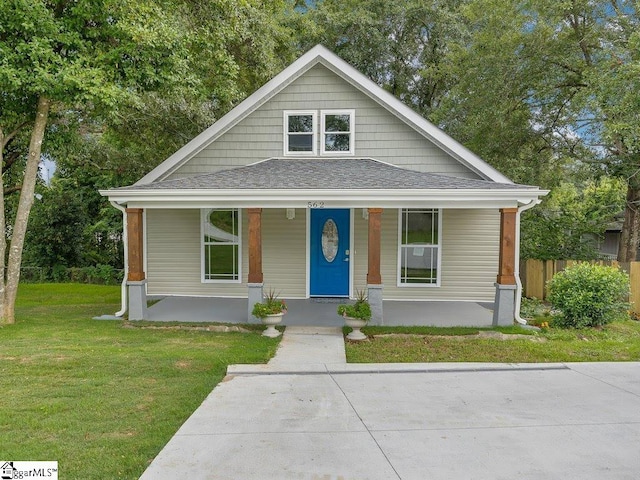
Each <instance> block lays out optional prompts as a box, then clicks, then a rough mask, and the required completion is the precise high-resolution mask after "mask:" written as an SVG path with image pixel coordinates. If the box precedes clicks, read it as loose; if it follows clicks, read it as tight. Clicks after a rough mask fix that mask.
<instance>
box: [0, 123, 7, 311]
mask: <svg viewBox="0 0 640 480" xmlns="http://www.w3.org/2000/svg"><path fill="white" fill-rule="evenodd" d="M5 145H6V143H5V136H4V132H3V131H2V128H0V180H1V181H0V259H2V262H0V323H1V322H2V321H3V320H4V310H5V309H4V300H5V298H4V297H5V288H4V287H5V284H4V272H5V269H4V259H5V256H6V253H7V234H6V231H7V229H6V228H5V222H6V220H5V217H4V175H3V172H2V170H3V169H4V147H5Z"/></svg>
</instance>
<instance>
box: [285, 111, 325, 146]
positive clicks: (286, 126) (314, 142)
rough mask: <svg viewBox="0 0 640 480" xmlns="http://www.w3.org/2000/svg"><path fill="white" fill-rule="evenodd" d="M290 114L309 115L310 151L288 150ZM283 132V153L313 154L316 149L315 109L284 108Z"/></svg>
mask: <svg viewBox="0 0 640 480" xmlns="http://www.w3.org/2000/svg"><path fill="white" fill-rule="evenodd" d="M292 115H311V116H312V122H313V130H312V139H311V151H310V152H290V151H289V117H290V116H292ZM283 127H284V128H283V134H284V142H283V143H284V154H285V155H286V156H289V157H292V156H294V157H301V156H315V155H317V151H318V147H317V145H318V112H317V111H316V110H285V111H284V118H283Z"/></svg>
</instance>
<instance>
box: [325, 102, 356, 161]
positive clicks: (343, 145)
mask: <svg viewBox="0 0 640 480" xmlns="http://www.w3.org/2000/svg"><path fill="white" fill-rule="evenodd" d="M320 114H321V122H322V125H321V129H322V140H321V145H320V147H321V153H322V154H323V155H336V154H338V155H353V151H354V150H353V145H354V141H353V133H354V128H353V125H354V117H355V115H354V111H353V110H322V111H321V112H320Z"/></svg>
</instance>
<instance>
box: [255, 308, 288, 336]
mask: <svg viewBox="0 0 640 480" xmlns="http://www.w3.org/2000/svg"><path fill="white" fill-rule="evenodd" d="M282 315H284V313H273V314H271V315H267V316H266V317H264V318H261V319H260V320H262V323H264V324H265V325H266V326H267V329H266V330H265V331H264V332H262V335H263V336H265V337H271V338H275V337H278V336H280V335H282V334H281V333H280V332H279V331H278V330H276V327H275V326H276V325H278V324H279V323H280V322H281V321H282Z"/></svg>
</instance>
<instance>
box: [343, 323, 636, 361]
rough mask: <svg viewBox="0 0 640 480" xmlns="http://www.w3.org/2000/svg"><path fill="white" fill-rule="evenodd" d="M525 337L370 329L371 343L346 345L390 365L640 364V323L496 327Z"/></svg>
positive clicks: (358, 355)
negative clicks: (533, 328)
mask: <svg viewBox="0 0 640 480" xmlns="http://www.w3.org/2000/svg"><path fill="white" fill-rule="evenodd" d="M497 330H498V331H501V332H503V333H507V334H523V335H526V337H524V338H517V339H509V340H502V339H494V338H478V337H472V336H473V335H475V334H477V333H478V331H479V329H477V328H476V329H474V328H429V327H402V328H387V327H366V328H364V329H362V331H363V332H364V333H366V334H367V335H369V336H370V339H369V340H368V341H364V342H347V345H346V350H347V361H349V362H352V363H388V362H392V363H393V362H402V363H412V362H417V363H421V362H506V363H529V362H545V363H549V362H615V361H640V322H637V321H632V320H627V321H620V322H614V323H611V324H609V325H607V326H606V327H605V328H603V329H602V330H595V329H586V330H561V329H555V328H552V329H546V330H544V331H540V332H533V331H531V330H523V329H521V328H519V327H509V328H501V329H497Z"/></svg>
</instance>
